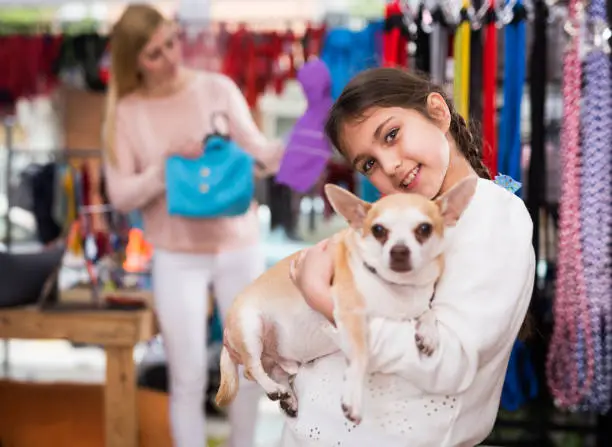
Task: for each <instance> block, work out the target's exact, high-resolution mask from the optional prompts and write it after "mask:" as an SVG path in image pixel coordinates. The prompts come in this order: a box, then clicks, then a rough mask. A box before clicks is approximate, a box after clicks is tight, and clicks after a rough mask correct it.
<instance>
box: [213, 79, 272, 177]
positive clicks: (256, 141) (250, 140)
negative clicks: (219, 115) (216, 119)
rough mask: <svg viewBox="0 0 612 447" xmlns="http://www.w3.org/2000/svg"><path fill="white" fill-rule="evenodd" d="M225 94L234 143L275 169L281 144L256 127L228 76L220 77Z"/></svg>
mask: <svg viewBox="0 0 612 447" xmlns="http://www.w3.org/2000/svg"><path fill="white" fill-rule="evenodd" d="M220 80H221V84H222V88H223V89H224V90H225V91H226V94H227V106H228V116H229V125H230V129H229V132H230V135H231V137H232V139H233V140H234V141H236V143H237V144H238V145H239V146H240V147H242V148H243V149H244V150H245V151H247V152H249V153H250V154H251V155H253V157H255V159H257V160H258V161H260V162H261V163H262V164H264V165H265V166H266V168H267V170H269V171H275V170H276V168H277V165H278V163H279V161H280V157H281V155H282V145H281V144H280V143H274V142H271V141H270V140H268V139H267V138H266V137H265V135H264V134H263V133H261V131H260V130H259V129H258V128H257V125H256V124H255V121H254V120H253V117H252V115H251V111H250V110H249V106H248V104H247V102H246V99H245V98H244V95H243V94H242V92H241V91H240V89H239V88H238V86H237V85H236V83H234V81H232V80H231V79H230V78H228V77H226V76H223V77H221V78H220Z"/></svg>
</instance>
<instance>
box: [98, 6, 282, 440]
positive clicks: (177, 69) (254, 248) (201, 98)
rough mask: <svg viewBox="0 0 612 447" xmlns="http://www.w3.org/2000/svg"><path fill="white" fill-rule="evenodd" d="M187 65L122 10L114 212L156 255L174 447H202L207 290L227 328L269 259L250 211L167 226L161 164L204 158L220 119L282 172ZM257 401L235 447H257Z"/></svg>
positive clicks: (167, 26)
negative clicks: (235, 303) (206, 141)
mask: <svg viewBox="0 0 612 447" xmlns="http://www.w3.org/2000/svg"><path fill="white" fill-rule="evenodd" d="M180 55H181V49H180V46H179V40H178V35H177V30H176V29H175V27H174V26H173V25H172V24H171V23H169V22H168V21H166V20H165V19H164V18H163V17H162V15H161V14H160V13H159V12H158V11H157V10H155V9H154V8H152V7H150V6H146V5H132V6H128V7H127V9H126V10H125V12H124V13H123V15H122V16H121V18H120V19H119V21H118V22H117V24H116V25H115V27H114V28H113V32H112V38H111V60H112V77H111V84H110V86H109V93H108V104H107V116H106V120H105V126H106V127H105V143H106V149H107V157H106V176H107V184H108V193H109V197H110V201H111V202H112V204H113V205H114V206H115V207H116V208H117V209H118V210H120V211H122V212H130V211H132V210H141V211H142V214H143V218H144V228H145V234H146V237H147V239H148V240H149V241H150V242H151V243H152V245H153V247H154V248H155V253H154V262H153V292H154V300H155V308H156V313H157V316H158V319H159V322H160V326H161V330H162V334H163V339H164V343H165V350H166V353H167V357H168V363H169V369H170V393H171V395H170V416H171V426H172V435H173V439H174V445H175V446H177V447H202V446H204V445H205V444H206V431H205V423H204V415H203V405H202V403H203V396H204V391H205V389H206V378H207V367H206V315H207V302H208V301H207V292H208V286H209V284H210V283H212V285H213V286H214V291H215V296H216V298H217V304H218V306H219V310H220V313H221V316H222V317H224V315H225V313H226V311H227V309H228V308H229V306H230V304H231V302H232V300H233V299H234V297H235V295H236V294H237V293H238V292H239V291H240V290H241V289H242V288H243V287H245V286H246V285H247V284H249V283H250V282H251V281H252V280H254V279H255V278H256V277H257V276H259V275H260V274H261V272H262V271H263V270H264V255H263V253H262V251H261V249H260V248H259V244H258V228H259V225H258V219H257V214H256V212H255V209H254V208H252V209H251V210H250V211H249V212H248V213H246V214H245V215H242V216H239V217H234V218H226V219H210V220H203V219H202V220H197V219H183V218H179V217H174V216H169V215H168V212H167V205H166V198H165V183H164V162H165V159H166V157H167V156H168V155H170V154H181V155H184V156H193V157H197V156H198V155H199V154H201V152H202V141H203V138H204V137H205V135H206V134H208V133H210V132H212V131H213V129H212V125H211V116H212V115H213V112H225V113H226V115H227V116H228V117H229V133H230V136H231V137H232V138H233V139H234V140H236V141H237V142H238V144H240V145H241V146H242V147H243V148H244V149H245V150H247V151H249V152H251V153H252V154H253V155H254V156H255V157H256V158H257V159H259V160H260V161H261V162H262V163H263V164H265V165H267V166H273V165H275V164H277V163H278V158H279V157H280V151H279V150H277V146H276V145H272V144H271V143H269V142H268V141H267V140H266V139H265V138H264V137H263V135H262V134H261V133H260V132H259V131H258V129H257V127H256V126H255V124H254V122H253V120H252V118H251V115H250V112H249V109H248V106H247V104H246V101H245V99H244V98H243V96H242V94H241V93H240V91H239V90H238V88H237V86H236V85H235V84H234V83H233V82H232V81H231V80H230V79H229V78H227V77H225V76H222V75H218V74H211V73H196V72H193V71H190V70H188V69H186V68H184V67H183V66H182V65H181V58H180ZM258 398H259V393H258V390H257V388H256V387H255V386H254V385H250V386H247V387H244V389H243V390H242V391H241V392H240V394H239V396H238V399H237V400H236V402H235V404H234V405H233V406H232V408H231V409H230V413H229V417H230V421H231V424H232V434H231V438H230V443H229V444H230V446H233V447H249V446H252V445H253V435H254V424H255V417H256V408H257V401H258Z"/></svg>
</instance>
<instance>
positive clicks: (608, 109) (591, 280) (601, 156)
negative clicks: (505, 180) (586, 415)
mask: <svg viewBox="0 0 612 447" xmlns="http://www.w3.org/2000/svg"><path fill="white" fill-rule="evenodd" d="M587 23H588V24H589V29H592V30H593V33H589V36H588V39H587V40H588V44H589V45H590V46H589V47H588V53H587V55H586V57H585V59H584V62H585V65H584V74H585V80H586V86H585V91H584V102H583V107H582V138H583V143H582V157H581V158H582V168H583V169H582V178H581V196H580V208H581V213H580V214H581V217H582V222H581V224H582V225H581V237H582V241H583V259H584V277H585V285H586V294H587V301H588V303H589V313H590V317H591V329H592V331H593V348H594V354H595V359H594V360H595V362H594V363H595V371H594V372H595V374H594V381H593V385H592V388H591V392H590V393H589V395H587V397H586V399H585V401H584V402H583V405H581V406H580V407H581V409H583V410H587V411H593V412H598V413H600V414H604V413H606V412H608V411H609V410H610V408H611V406H612V252H611V247H612V131H611V130H612V66H611V64H610V58H609V55H608V54H606V51H605V49H604V45H605V42H603V38H602V35H603V30H605V28H606V27H607V14H606V4H605V0H592V1H591V2H590V4H589V7H588V22H587ZM593 37H594V38H593ZM581 332H582V333H584V329H582V331H581ZM579 365H580V370H584V367H585V365H584V364H583V362H579Z"/></svg>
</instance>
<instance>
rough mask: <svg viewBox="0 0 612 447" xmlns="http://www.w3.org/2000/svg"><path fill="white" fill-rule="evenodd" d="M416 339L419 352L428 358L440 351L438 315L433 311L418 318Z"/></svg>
mask: <svg viewBox="0 0 612 447" xmlns="http://www.w3.org/2000/svg"><path fill="white" fill-rule="evenodd" d="M414 339H415V341H416V344H417V347H418V348H419V351H421V352H422V353H423V354H425V355H426V356H431V355H432V354H433V353H434V352H435V350H436V349H438V343H439V334H438V328H437V321H436V315H435V314H434V313H433V311H432V310H431V309H429V310H427V311H426V312H425V313H424V314H423V315H421V316H420V317H419V318H417V321H416V332H415V334H414Z"/></svg>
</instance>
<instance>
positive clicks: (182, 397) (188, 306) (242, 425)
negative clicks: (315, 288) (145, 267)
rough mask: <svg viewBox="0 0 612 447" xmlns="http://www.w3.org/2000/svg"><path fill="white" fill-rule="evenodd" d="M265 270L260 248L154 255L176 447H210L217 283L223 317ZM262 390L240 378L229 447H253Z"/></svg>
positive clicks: (156, 251) (157, 299)
mask: <svg viewBox="0 0 612 447" xmlns="http://www.w3.org/2000/svg"><path fill="white" fill-rule="evenodd" d="M264 268H265V260H264V255H263V253H262V252H261V249H260V247H259V246H255V247H249V248H248V249H245V250H239V251H233V252H226V253H220V254H216V255H214V254H189V253H176V252H169V251H165V250H159V249H156V250H155V257H154V263H153V292H154V297H155V306H156V313H157V317H158V319H159V324H160V326H161V331H162V336H163V340H164V347H165V351H166V355H167V358H168V364H169V371H170V418H171V426H172V436H173V439H174V446H175V447H203V446H204V445H206V426H205V420H204V410H203V405H202V404H203V397H204V392H205V390H206V381H207V365H206V338H207V328H206V322H207V319H206V316H207V310H208V299H207V298H208V287H209V284H211V283H212V285H213V288H214V293H215V297H216V299H217V305H218V307H219V311H220V314H221V317H222V318H223V319H224V320H225V316H226V315H227V311H228V309H229V307H230V305H231V303H232V301H233V300H234V298H235V296H236V295H237V294H238V293H239V292H240V291H241V290H242V289H243V288H244V287H245V286H247V285H248V284H249V283H250V282H252V281H253V280H254V279H255V278H257V277H258V276H259V275H260V274H261V273H262V272H263V271H264ZM260 395H261V394H260V389H259V387H258V386H257V385H256V384H255V383H253V382H248V381H246V380H244V379H243V378H242V377H241V387H240V392H239V393H238V396H237V397H236V400H235V401H234V403H233V404H232V405H231V407H230V409H229V418H230V422H231V435H230V441H229V447H251V446H252V445H253V438H254V431H255V419H256V417H257V404H258V400H259V397H260Z"/></svg>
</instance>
